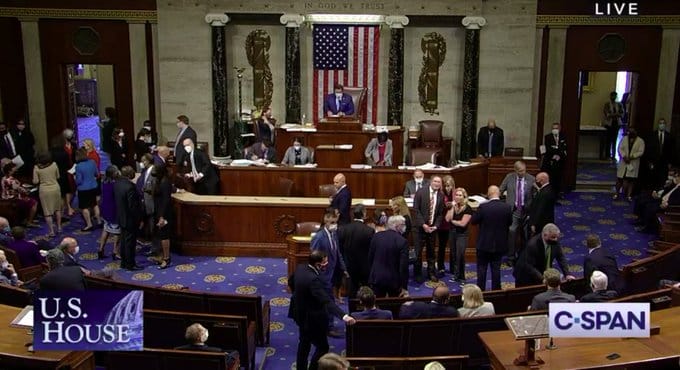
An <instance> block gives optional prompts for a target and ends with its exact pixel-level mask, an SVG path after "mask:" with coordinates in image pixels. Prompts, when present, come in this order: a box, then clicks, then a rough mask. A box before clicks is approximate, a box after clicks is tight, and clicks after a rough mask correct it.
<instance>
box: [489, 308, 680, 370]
mask: <svg viewBox="0 0 680 370" xmlns="http://www.w3.org/2000/svg"><path fill="white" fill-rule="evenodd" d="M651 324H652V325H660V326H661V333H660V334H658V335H652V336H651V337H649V338H626V339H624V338H555V339H554V343H555V345H557V349H554V350H546V349H545V344H546V340H547V339H545V338H544V339H541V348H542V349H540V350H538V351H536V356H538V357H540V358H541V359H543V361H545V364H544V365H541V366H540V368H541V369H567V368H585V367H598V366H605V365H609V366H611V365H616V364H624V363H628V362H636V361H645V360H650V359H654V358H658V357H668V356H680V307H674V308H669V309H666V310H661V311H654V312H652V313H651ZM479 337H480V338H481V339H482V342H483V343H484V347H485V348H486V350H487V352H488V353H489V358H490V360H491V367H492V368H493V369H496V370H497V369H527V368H528V367H525V366H515V365H513V360H514V359H515V358H516V357H517V355H518V354H520V353H521V352H523V350H524V341H516V340H515V337H514V336H513V335H512V333H511V332H510V330H504V331H493V332H483V333H479ZM612 353H618V354H619V355H621V357H620V358H618V359H616V360H608V359H607V358H606V356H608V355H610V354H612ZM675 364H677V361H675Z"/></svg>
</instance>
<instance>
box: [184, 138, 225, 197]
mask: <svg viewBox="0 0 680 370" xmlns="http://www.w3.org/2000/svg"><path fill="white" fill-rule="evenodd" d="M193 155H194V164H195V165H196V171H197V172H198V173H202V174H203V178H202V179H200V180H199V181H198V182H196V188H197V189H196V191H195V192H196V193H197V194H201V195H214V193H216V192H217V183H218V182H219V178H218V177H217V172H216V171H215V168H214V167H213V164H212V163H211V162H210V158H208V155H207V154H205V152H204V151H202V150H200V149H197V148H194V151H193ZM184 162H185V167H184V168H185V169H186V171H187V172H191V154H187V155H186V157H185V158H184Z"/></svg>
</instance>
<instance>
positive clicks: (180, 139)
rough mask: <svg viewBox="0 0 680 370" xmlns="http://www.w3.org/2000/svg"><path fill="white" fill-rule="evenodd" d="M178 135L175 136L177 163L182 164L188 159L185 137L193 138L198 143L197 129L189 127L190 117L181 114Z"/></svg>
mask: <svg viewBox="0 0 680 370" xmlns="http://www.w3.org/2000/svg"><path fill="white" fill-rule="evenodd" d="M177 128H178V129H179V131H178V132H177V137H176V138H175V149H174V152H173V153H175V164H176V165H178V166H181V165H182V164H183V163H184V160H185V159H186V156H187V154H188V153H187V152H186V151H185V150H184V147H183V144H182V143H184V139H191V141H192V142H193V143H196V131H194V129H193V128H191V127H189V117H187V116H185V115H181V116H178V117H177Z"/></svg>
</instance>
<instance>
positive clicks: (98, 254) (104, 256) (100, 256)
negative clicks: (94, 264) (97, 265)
mask: <svg viewBox="0 0 680 370" xmlns="http://www.w3.org/2000/svg"><path fill="white" fill-rule="evenodd" d="M104 258H106V255H105V254H104V251H103V250H102V251H97V259H100V260H103V259H104Z"/></svg>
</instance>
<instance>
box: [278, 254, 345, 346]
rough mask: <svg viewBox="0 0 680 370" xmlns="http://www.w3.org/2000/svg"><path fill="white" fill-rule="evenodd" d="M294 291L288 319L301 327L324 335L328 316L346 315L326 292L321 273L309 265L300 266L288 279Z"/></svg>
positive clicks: (340, 316)
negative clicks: (315, 330) (320, 276)
mask: <svg viewBox="0 0 680 370" xmlns="http://www.w3.org/2000/svg"><path fill="white" fill-rule="evenodd" d="M288 286H289V287H290V288H291V290H292V291H293V296H292V297H291V299H290V306H289V307H288V317H289V318H291V319H293V320H295V323H296V324H298V326H300V327H305V328H307V329H308V330H314V329H317V330H319V331H321V332H323V333H325V332H326V329H327V328H328V314H329V313H331V314H333V315H335V316H337V317H339V318H342V317H343V316H344V315H345V313H344V312H343V311H342V309H341V308H340V307H338V305H337V304H335V302H334V301H333V300H332V299H331V297H330V296H329V295H328V292H326V290H324V284H323V282H322V281H321V279H320V278H319V273H318V272H317V271H316V270H315V269H314V268H313V267H311V266H309V265H298V266H297V268H296V269H295V273H293V275H292V276H291V277H290V278H289V279H288Z"/></svg>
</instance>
